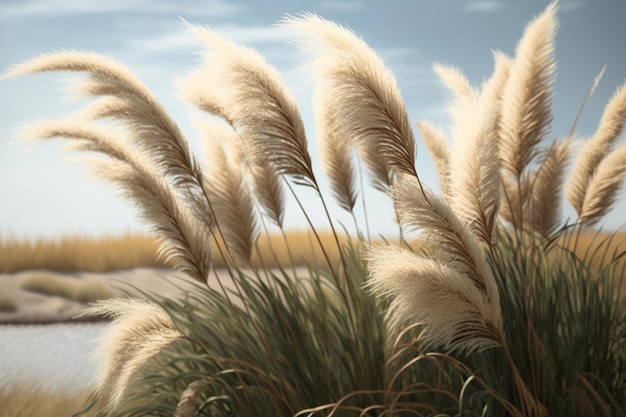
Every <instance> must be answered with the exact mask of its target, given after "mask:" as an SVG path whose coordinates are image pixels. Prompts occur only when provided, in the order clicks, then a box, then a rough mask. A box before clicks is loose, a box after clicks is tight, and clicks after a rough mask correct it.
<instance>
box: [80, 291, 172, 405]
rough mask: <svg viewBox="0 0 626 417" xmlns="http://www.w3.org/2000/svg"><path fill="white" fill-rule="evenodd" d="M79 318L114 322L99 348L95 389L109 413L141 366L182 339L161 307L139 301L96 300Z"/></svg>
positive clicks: (132, 381) (117, 403) (118, 402)
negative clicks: (100, 318)
mask: <svg viewBox="0 0 626 417" xmlns="http://www.w3.org/2000/svg"><path fill="white" fill-rule="evenodd" d="M83 315H102V316H105V317H109V318H112V319H115V321H114V323H113V324H112V325H110V327H109V328H108V330H107V333H106V334H105V336H103V339H102V340H103V343H102V344H101V345H100V355H102V357H103V361H102V368H101V370H100V375H99V379H98V383H97V388H96V390H97V391H98V392H99V393H101V395H103V397H104V398H108V407H109V408H111V409H113V410H114V409H115V408H116V407H117V406H118V405H119V404H120V402H121V401H122V399H123V398H124V394H125V393H126V391H127V390H129V388H130V387H132V386H133V384H134V381H135V379H136V378H137V377H138V373H139V371H141V369H142V367H144V366H145V364H146V363H147V362H148V361H149V360H150V359H151V358H152V357H153V356H154V355H156V354H157V353H159V352H160V351H161V350H163V349H164V348H165V347H166V346H168V345H170V344H171V343H173V342H174V341H176V340H178V339H181V338H183V337H184V335H183V334H182V333H181V332H180V331H179V330H178V329H176V328H175V326H174V323H173V322H172V320H171V319H170V317H169V315H168V313H167V312H166V311H165V310H164V309H163V308H162V307H160V306H158V305H155V304H153V303H150V302H147V301H143V300H137V299H127V300H125V299H113V300H106V301H100V302H99V303H96V304H93V305H92V306H90V307H89V308H87V309H86V310H84V312H83Z"/></svg>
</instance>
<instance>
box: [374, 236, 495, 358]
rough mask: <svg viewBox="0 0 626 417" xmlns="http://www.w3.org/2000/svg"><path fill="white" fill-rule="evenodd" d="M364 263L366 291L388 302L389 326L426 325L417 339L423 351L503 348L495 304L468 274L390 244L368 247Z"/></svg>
mask: <svg viewBox="0 0 626 417" xmlns="http://www.w3.org/2000/svg"><path fill="white" fill-rule="evenodd" d="M367 259H368V269H369V281H368V283H367V286H368V288H369V289H370V290H371V291H372V292H373V293H374V294H376V295H378V296H381V297H391V298H392V302H391V307H390V310H389V314H388V320H389V325H390V327H391V328H397V327H399V328H404V326H405V325H406V324H407V322H414V323H420V324H423V325H425V327H424V330H423V332H422V334H421V338H420V341H421V342H422V343H424V344H425V347H426V348H429V347H437V346H442V347H444V349H446V350H447V351H474V350H480V349H485V348H489V347H496V346H501V345H502V341H503V331H502V319H501V313H500V306H499V304H494V303H493V300H488V299H487V297H486V296H485V294H484V293H483V292H482V291H480V290H479V289H478V288H477V287H476V286H475V285H474V283H473V282H472V280H471V279H470V278H469V277H468V276H466V275H464V274H462V273H460V272H459V271H458V270H456V269H455V268H453V267H451V266H450V265H449V264H445V263H443V262H439V261H436V260H432V259H428V258H425V257H423V256H419V255H416V254H415V253H413V252H410V251H408V250H404V249H399V248H396V247H393V246H380V247H373V248H371V249H370V250H369V252H368V255H367Z"/></svg>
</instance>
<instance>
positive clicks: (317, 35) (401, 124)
mask: <svg viewBox="0 0 626 417" xmlns="http://www.w3.org/2000/svg"><path fill="white" fill-rule="evenodd" d="M283 24H284V25H285V26H287V27H288V28H289V29H291V30H292V31H293V32H294V34H295V36H296V38H297V44H298V45H299V46H301V47H302V48H303V49H305V50H306V51H307V52H309V53H310V56H311V60H310V67H311V68H312V70H313V73H314V75H315V79H316V83H317V86H316V92H317V94H318V97H319V101H320V105H322V106H325V107H327V108H328V111H329V112H331V114H332V115H333V117H332V119H331V120H329V123H330V127H331V128H332V131H333V132H336V134H337V135H339V136H340V137H342V138H345V139H346V140H348V141H350V142H351V143H352V144H354V145H358V144H359V143H362V142H372V143H373V146H374V148H375V149H377V151H378V153H379V154H380V156H381V157H382V158H383V159H384V160H385V165H387V167H388V169H392V170H395V171H398V172H405V173H408V174H411V175H416V173H415V140H414V137H413V132H412V130H411V124H410V121H409V118H408V115H407V111H406V107H405V104H404V101H403V100H402V97H401V94H400V91H399V89H398V86H397V83H396V81H395V79H394V77H393V75H392V74H391V71H390V70H389V68H387V67H386V66H385V64H384V63H383V61H382V60H381V59H380V57H378V56H377V55H376V53H375V52H374V51H373V50H372V49H371V48H370V47H369V46H367V44H366V43H365V42H364V41H363V40H362V39H360V38H358V37H357V36H356V35H355V34H354V33H353V32H351V31H350V30H348V29H345V28H343V27H341V26H339V25H337V24H335V23H333V22H330V21H327V20H324V19H322V18H320V17H318V16H316V15H312V14H308V15H304V16H302V17H300V18H289V19H285V20H283Z"/></svg>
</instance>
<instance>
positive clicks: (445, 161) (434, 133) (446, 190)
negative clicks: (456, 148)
mask: <svg viewBox="0 0 626 417" xmlns="http://www.w3.org/2000/svg"><path fill="white" fill-rule="evenodd" d="M417 128H418V130H419V132H420V135H421V137H422V142H424V145H426V149H427V150H428V153H429V154H430V157H431V159H432V160H433V163H434V164H435V169H436V170H437V176H438V179H439V189H440V190H441V195H442V196H444V198H445V199H446V200H448V201H449V200H450V198H451V196H450V147H449V145H448V139H447V138H446V136H445V134H444V133H443V132H442V131H441V130H439V129H437V128H436V127H434V126H432V125H430V124H428V123H426V122H417Z"/></svg>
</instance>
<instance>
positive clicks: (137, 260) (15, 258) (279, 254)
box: [0, 231, 348, 273]
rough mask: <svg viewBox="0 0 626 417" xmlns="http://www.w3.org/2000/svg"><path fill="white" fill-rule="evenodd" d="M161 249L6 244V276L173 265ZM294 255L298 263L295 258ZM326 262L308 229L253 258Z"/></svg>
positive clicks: (144, 242)
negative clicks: (27, 272)
mask: <svg viewBox="0 0 626 417" xmlns="http://www.w3.org/2000/svg"><path fill="white" fill-rule="evenodd" d="M320 240H321V241H322V245H323V247H324V248H325V250H326V251H327V253H328V257H329V259H330V261H331V262H332V263H333V264H336V263H337V262H339V252H338V251H337V245H336V244H335V238H334V236H333V235H332V234H331V233H326V232H323V233H320ZM340 242H341V243H342V244H345V243H347V242H348V239H347V238H346V237H340ZM216 246H217V245H214V249H213V263H214V265H215V267H216V268H222V267H225V266H226V265H227V264H226V262H225V261H224V259H223V257H222V256H221V254H220V251H219V250H218V249H217V247H216ZM222 247H223V245H222ZM157 248H158V246H157V244H156V243H155V241H154V238H152V237H149V236H143V235H130V234H127V235H123V236H111V237H99V238H94V237H78V236H71V237H62V238H59V239H56V240H47V239H41V240H36V241H18V240H16V239H8V240H5V241H0V273H13V272H19V271H27V270H42V269H45V270H51V271H58V272H74V271H91V272H106V271H115V270H124V269H132V268H140V267H173V266H174V262H166V261H165V260H163V259H160V258H159V257H158V256H157ZM289 251H291V256H292V258H293V259H290V255H289ZM227 259H228V257H227ZM292 261H293V262H292ZM325 262H326V261H325V258H324V255H323V253H322V250H321V248H320V245H319V244H318V243H317V241H316V240H315V239H314V236H313V235H312V234H311V233H310V232H308V231H292V232H288V233H287V235H286V237H283V236H282V235H271V236H270V237H269V238H268V237H267V236H261V238H260V239H259V241H258V243H257V245H256V247H255V249H254V255H253V257H252V263H253V264H254V265H256V266H262V267H268V268H270V267H276V266H278V265H282V266H291V265H292V264H293V265H305V264H309V265H322V266H323V265H324V264H325ZM230 264H232V263H230Z"/></svg>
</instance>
